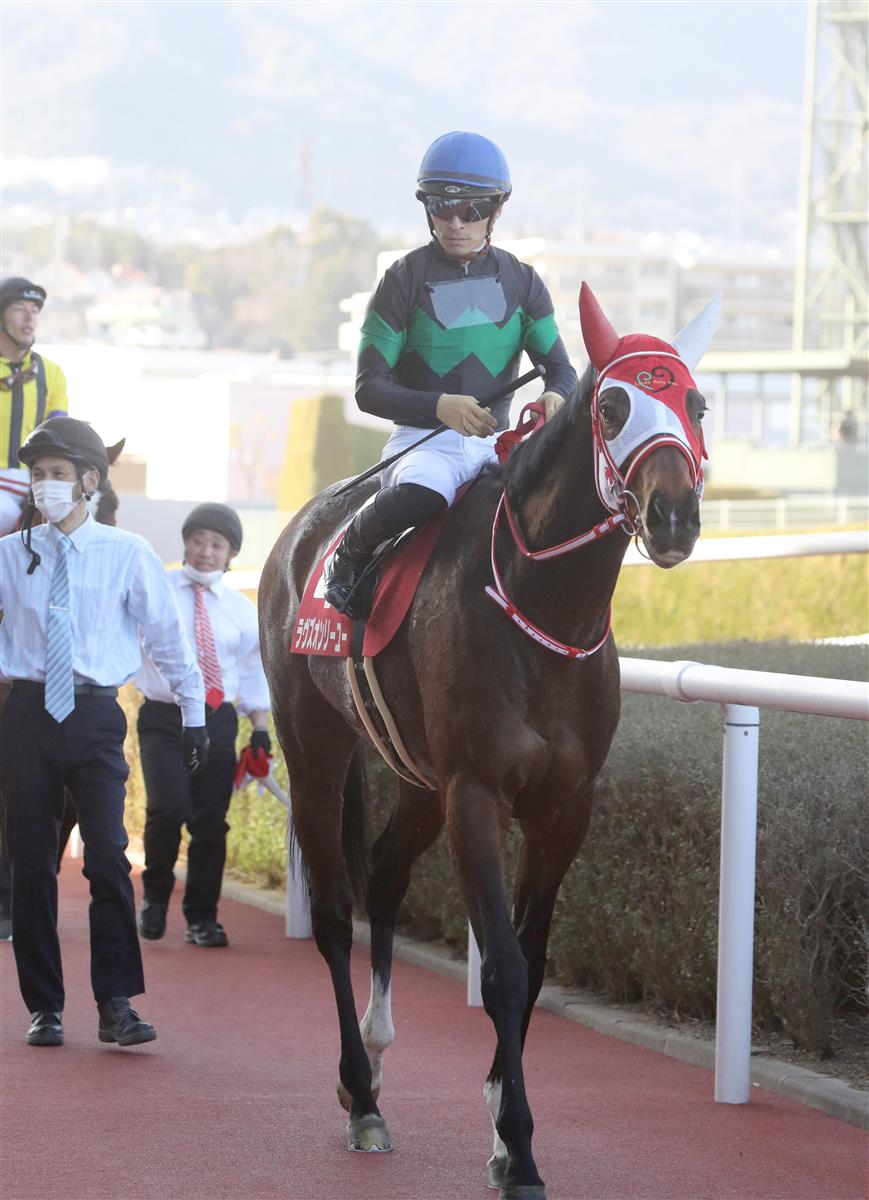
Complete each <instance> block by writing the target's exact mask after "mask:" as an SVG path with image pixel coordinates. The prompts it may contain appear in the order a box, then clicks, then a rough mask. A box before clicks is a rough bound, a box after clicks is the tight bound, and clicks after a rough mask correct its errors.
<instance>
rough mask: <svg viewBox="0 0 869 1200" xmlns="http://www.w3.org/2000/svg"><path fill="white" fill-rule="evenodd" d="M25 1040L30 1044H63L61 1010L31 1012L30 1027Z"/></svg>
mask: <svg viewBox="0 0 869 1200" xmlns="http://www.w3.org/2000/svg"><path fill="white" fill-rule="evenodd" d="M24 1040H25V1041H26V1042H27V1045H28V1046H62V1045H63V1017H62V1015H61V1014H60V1013H59V1012H35V1013H31V1014H30V1028H29V1029H28V1030H27V1033H26V1034H25V1037H24Z"/></svg>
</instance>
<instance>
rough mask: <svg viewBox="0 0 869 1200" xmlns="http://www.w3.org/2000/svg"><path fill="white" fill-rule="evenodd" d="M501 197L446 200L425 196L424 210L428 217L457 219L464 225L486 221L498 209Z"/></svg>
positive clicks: (439, 197)
mask: <svg viewBox="0 0 869 1200" xmlns="http://www.w3.org/2000/svg"><path fill="white" fill-rule="evenodd" d="M502 201H503V197H502V196H478V197H477V198H476V199H475V200H447V199H446V198H445V197H443V196H426V198H425V210H426V212H427V213H428V215H429V216H430V217H437V218H438V220H440V221H451V220H452V218H453V217H458V218H459V220H460V221H462V222H463V223H464V224H469V223H470V222H472V221H487V220H488V219H489V217H491V215H492V214H493V213H494V212H497V210H498V209H499V208H500V206H501V203H502Z"/></svg>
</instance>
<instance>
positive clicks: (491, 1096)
mask: <svg viewBox="0 0 869 1200" xmlns="http://www.w3.org/2000/svg"><path fill="white" fill-rule="evenodd" d="M483 1098H484V1099H485V1101H486V1104H487V1106H488V1109H489V1115H490V1116H491V1118H492V1129H493V1130H494V1134H495V1138H494V1141H493V1143H492V1158H503V1159H506V1158H507V1147H506V1146H505V1145H504V1143H503V1142H502V1141H501V1139H500V1137H499V1136H498V1130H497V1129H496V1128H495V1122H496V1121H497V1119H498V1113H499V1112H500V1110H501V1081H500V1079H499V1080H498V1082H497V1083H492V1082H491V1081H490V1080H488V1079H487V1080H486V1082H485V1083H484V1084H483Z"/></svg>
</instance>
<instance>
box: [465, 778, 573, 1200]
mask: <svg viewBox="0 0 869 1200" xmlns="http://www.w3.org/2000/svg"><path fill="white" fill-rule="evenodd" d="M592 796H593V789H592V787H591V786H589V787H587V788H584V789H582V790H581V791H579V792H577V793H576V795H575V796H572V797H570V799H568V800H567V801H565V803H564V804H562V805H561V806H560V807H559V809H558V810H557V811H556V812H555V813H548V812H545V810H543V809H542V806H541V808H540V809H539V810H535V807H534V806H533V805H530V806H529V809H530V811H532V812H535V811H541V812H542V813H543V815H542V816H541V817H540V818H539V819H536V820H535V819H534V818H529V819H526V820H523V821H522V832H523V835H524V836H523V840H522V846H521V849H520V851H519V861H518V863H517V867H516V886H515V890H514V899H513V925H514V927H515V929H516V933H517V937H518V939H519V946H520V949H521V950H522V955H523V957H524V959H525V962H526V963H527V964H528V1002H527V1004H526V1007H525V1014H524V1017H523V1020H522V1045H523V1047H524V1045H525V1037H526V1035H527V1033H528V1025H529V1023H530V1021H531V1014H532V1012H533V1011H534V1005H535V1003H536V1002H537V997H538V996H539V995H540V989H541V987H542V986H543V977H544V974H545V972H546V947H547V944H548V942H549V930H550V926H551V925H552V914H553V911H554V909H555V900H556V897H557V895H558V889H559V887H560V886H561V881H562V880H563V879H564V876H565V873H566V872H567V869H568V868H569V866H570V864H571V863H572V862H573V860H574V858H575V857H576V854H577V852H578V850H579V848H580V846H581V845H582V842H583V839H584V837H585V834H586V832H587V830H588V823H589V820H590V818H591V808H592ZM501 1079H502V1067H501V1059H500V1054H499V1052H498V1050H496V1051H495V1057H494V1061H493V1062H492V1069H491V1070H490V1071H489V1074H488V1077H487V1079H486V1083H485V1086H484V1088H483V1095H484V1097H485V1099H486V1104H487V1106H488V1108H489V1112H490V1113H491V1116H492V1123H493V1125H495V1135H494V1146H493V1150H492V1157H491V1158H490V1159H489V1162H488V1163H487V1169H488V1178H489V1186H490V1187H498V1186H499V1185H500V1182H501V1180H502V1178H503V1177H504V1173H505V1171H506V1169H507V1148H506V1146H505V1145H504V1143H503V1141H502V1140H501V1137H500V1136H499V1134H498V1130H497V1117H498V1112H499V1109H500V1103H501Z"/></svg>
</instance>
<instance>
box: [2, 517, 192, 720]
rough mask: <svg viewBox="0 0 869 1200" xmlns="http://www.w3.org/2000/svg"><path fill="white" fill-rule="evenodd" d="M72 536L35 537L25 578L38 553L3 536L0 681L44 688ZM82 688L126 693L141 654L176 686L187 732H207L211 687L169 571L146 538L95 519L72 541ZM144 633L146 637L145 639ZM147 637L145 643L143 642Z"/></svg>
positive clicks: (37, 531)
mask: <svg viewBox="0 0 869 1200" xmlns="http://www.w3.org/2000/svg"><path fill="white" fill-rule="evenodd" d="M62 536H64V535H63V534H61V533H60V531H59V530H58V529H57V528H56V527H55V526H54V525H37V526H36V527H35V528H34V529H33V549H34V550H35V551H36V552H37V554H39V555H40V557H41V559H42V562H41V564H40V565H39V566H38V567H37V568H36V570H35V571H34V572H33V574H32V575H28V574H27V568H28V567H29V566H30V561H31V560H30V555H29V553H28V552H27V550H26V549H25V547H24V544H23V542H22V540H21V535H20V534H19V533H10V534H8V535H7V536H6V537H4V538H0V608H2V609H3V621H2V623H0V678H2V679H4V680H12V679H30V680H34V681H36V682H38V683H44V682H45V651H46V643H47V637H48V594H49V590H50V588H51V576H52V573H53V571H54V562H55V558H56V556H57V540H58V538H59V537H62ZM67 536H68V537H69V540H70V541H71V542H72V550H71V551H70V553H69V560H68V561H69V594H70V609H71V614H70V616H71V624H72V665H73V671H74V675H75V681H76V683H93V684H97V685H99V686H100V687H120V686H121V685H122V684H125V683H127V681H128V680H130V679H132V677H133V676H134V675H135V674H136V672H137V671H138V669H139V667H140V666H141V662H142V650H141V646H144V647H145V648H146V649H147V651H148V653H149V654H150V656H151V657H152V659H153V660H154V661H155V662H158V663H159V664H160V667H161V669H162V670H163V672H164V674H165V677H166V679H168V680H169V681H170V682H171V693H169V699H170V700H172V701H173V702H175V703H177V704H178V705H179V707H180V708H181V713H182V717H183V720H184V724H185V725H191V726H193V725H204V723H205V688H204V685H203V682H202V675H201V673H200V671H199V665H198V663H197V661H196V655H195V654H194V653H193V651H192V650H191V648H190V645H189V644H188V641H187V638H186V636H185V634H184V627H183V625H182V623H181V617H180V614H179V612H178V605H177V604H176V602H175V596H174V593H173V590H172V588H171V587H170V586H169V584H168V581H167V579H166V572H165V570H164V569H163V564H162V563H161V562H160V560H159V558H158V557H157V555H156V554H155V553H154V551H153V550H152V549H151V547H150V546H149V545H148V543H147V542H146V541H145V539H144V538H141V537H139V536H138V534H135V533H128V532H127V531H126V530H124V529H116V528H114V527H113V526H110V525H98V524H97V523H96V521H94V519H93V517H91V516H88V517H87V518H86V519H85V521H84V522H83V523H82V524H81V525H79V527H78V529H76V530H74V531H73V532H72V533H71V534H68V535H67ZM140 630H141V634H140ZM140 636H141V642H140Z"/></svg>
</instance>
